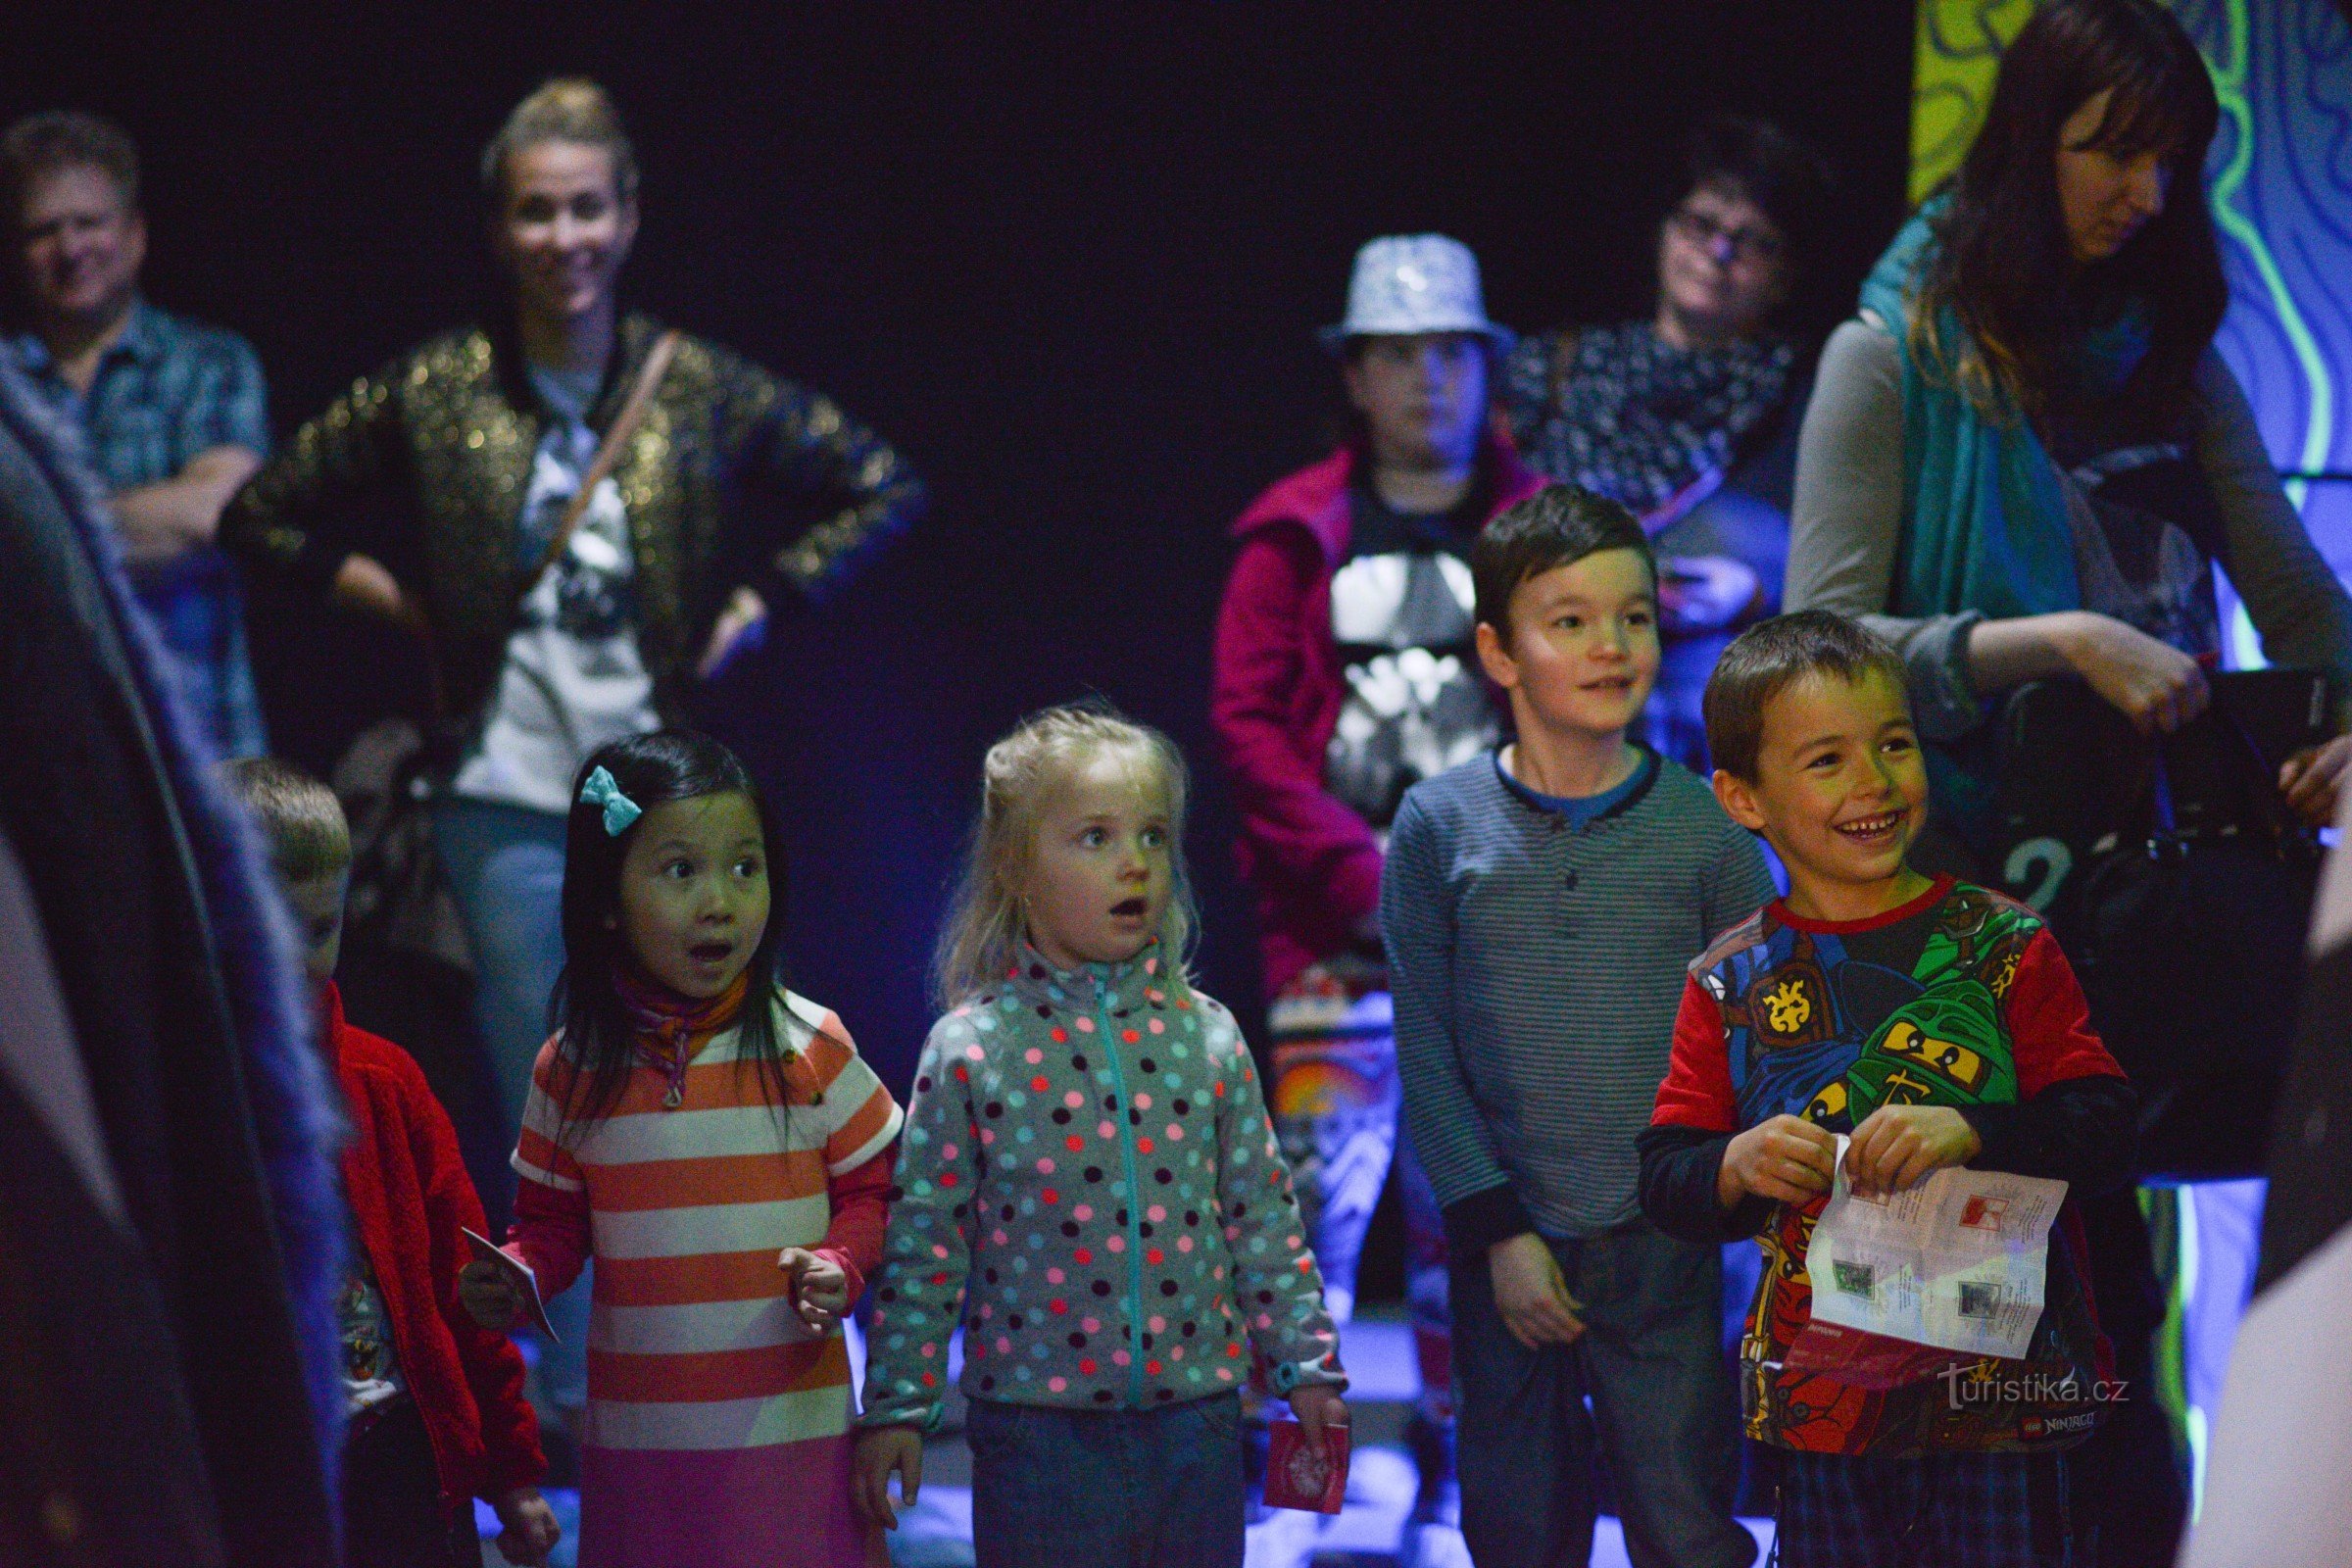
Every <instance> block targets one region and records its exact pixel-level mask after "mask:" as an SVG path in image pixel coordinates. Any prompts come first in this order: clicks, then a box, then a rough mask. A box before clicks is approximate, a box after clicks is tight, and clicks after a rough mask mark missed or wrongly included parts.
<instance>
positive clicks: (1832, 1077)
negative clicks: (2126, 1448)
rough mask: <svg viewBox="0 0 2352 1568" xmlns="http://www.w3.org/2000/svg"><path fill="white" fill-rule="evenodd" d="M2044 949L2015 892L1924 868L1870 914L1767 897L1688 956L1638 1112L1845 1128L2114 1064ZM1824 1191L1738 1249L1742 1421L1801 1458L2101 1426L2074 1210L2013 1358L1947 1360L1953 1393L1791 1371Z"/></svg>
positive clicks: (1983, 1445) (2101, 1362)
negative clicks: (1901, 902) (1746, 1288)
mask: <svg viewBox="0 0 2352 1568" xmlns="http://www.w3.org/2000/svg"><path fill="white" fill-rule="evenodd" d="M2121 1072H2122V1069H2121V1068H2119V1067H2118V1066H2117V1065H2116V1063H2115V1058H2114V1057H2112V1056H2110V1055H2109V1054H2107V1050H2106V1048H2105V1047H2104V1046H2103V1045H2101V1044H2100V1042H2099V1039H2098V1037H2097V1035H2096V1034H2094V1033H2092V1031H2091V1029H2090V1018H2089V1011H2088V1007H2087V1005H2085V1004H2084V1002H2083V1000H2082V988H2081V986H2080V985H2078V984H2077V983H2076V980H2075V977H2074V972H2073V970H2072V969H2070V968H2069V967H2068V965H2067V962H2066V958H2065V956H2064V955H2062V954H2061V953H2060V952H2059V949H2058V942H2057V939H2056V938H2055V937H2053V936H2052V935H2051V934H2050V931H2049V928H2048V927H2047V926H2046V925H2044V924H2043V923H2042V921H2041V918H2040V917H2039V916H2038V915H2036V914H2034V911H2033V910H2031V909H2029V908H2027V907H2025V906H2024V905H2022V904H2017V903H2013V902H2012V901H2010V900H2008V899H2006V898H2002V897H2000V896H1999V895H1997V894H1993V893H1988V892H1986V891H1985V889H1983V888H1980V887H1975V886H1972V885H1971V884H1969V883H1966V882H1954V881H1951V880H1950V879H1948V878H1947V879H1943V880H1939V881H1937V882H1936V884H1935V885H1934V886H1933V887H1932V888H1930V889H1929V890H1928V891H1927V892H1926V893H1924V894H1922V895H1921V896H1920V897H1919V898H1918V899H1915V900H1914V901H1912V903H1910V904H1909V905H1906V906H1904V907H1902V908H1899V909H1896V910H1892V911H1889V912H1888V913H1887V914H1884V915H1881V916H1879V917H1878V918H1876V919H1874V920H1865V921H1854V922H1844V923H1829V922H1823V921H1811V920H1804V919H1800V918H1799V917H1798V916H1796V915H1795V914H1794V913H1792V912H1791V911H1790V910H1789V907H1787V906H1786V905H1785V904H1780V903H1775V904H1773V905H1770V906H1768V907H1766V908H1764V909H1763V910H1762V911H1760V912H1759V913H1757V914H1756V915H1755V916H1754V917H1752V918H1751V919H1749V920H1748V921H1747V922H1746V923H1745V924H1744V925H1741V926H1740V927H1739V928H1738V929H1736V930H1734V931H1731V932H1728V933H1726V934H1725V935H1724V936H1723V937H1722V938H1721V939H1720V940H1719V941H1718V942H1717V943H1716V944H1715V946H1714V947H1713V948H1712V949H1710V950H1709V951H1708V952H1707V953H1706V954H1704V955H1702V956H1700V957H1699V959H1698V961H1697V962H1695V963H1693V964H1692V965H1691V980H1690V983H1689V985H1688V986H1687V987H1686V988H1685V990H1684V993H1683V1004H1682V1010H1681V1013H1680V1015H1679V1016H1678V1017H1677V1018H1676V1020H1675V1031H1674V1047H1673V1054H1672V1057H1671V1060H1670V1062H1669V1065H1668V1068H1667V1073H1666V1081H1665V1083H1664V1084H1663V1085H1662V1086H1661V1087H1660V1088H1659V1090H1658V1102H1657V1112H1656V1116H1655V1118H1654V1119H1655V1121H1657V1122H1660V1123H1665V1124H1669V1125H1673V1126H1680V1127H1690V1128H1696V1129H1700V1130H1703V1131H1707V1132H1716V1133H1729V1132H1733V1131H1736V1130H1738V1129H1740V1128H1743V1127H1754V1126H1757V1125H1759V1124H1760V1123H1763V1122H1766V1121H1769V1120H1771V1119H1772V1118H1773V1117H1774V1116H1779V1115H1789V1116H1799V1117H1802V1118H1803V1119H1805V1120H1807V1121H1810V1122H1813V1123H1816V1124H1817V1125H1819V1126H1822V1127H1825V1128H1827V1129H1829V1130H1830V1131H1832V1132H1835V1133H1851V1132H1852V1131H1853V1130H1854V1128H1855V1126H1856V1125H1858V1124H1859V1123H1860V1122H1862V1121H1863V1120H1864V1119H1865V1118H1867V1117H1868V1116H1869V1114H1870V1113H1871V1112H1872V1111H1874V1110H1876V1109H1878V1108H1879V1107H1880V1106H1881V1105H1953V1106H1960V1105H1993V1104H2015V1103H2019V1102H2020V1101H2027V1100H2032V1099H2033V1098H2034V1097H2035V1096H2036V1095H2038V1094H2040V1093H2042V1092H2043V1091H2044V1090H2046V1089H2048V1088H2049V1087H2050V1086H2052V1085H2054V1084H2057V1083H2061V1082H2063V1081H2065V1080H2068V1079H2073V1078H2082V1077H2090V1076H2120V1075H2121ZM1827 1201H1828V1200H1827V1197H1826V1195H1825V1196H1824V1197H1821V1198H1816V1199H1815V1200H1813V1201H1811V1202H1810V1203H1807V1204H1805V1205H1804V1206H1803V1207H1801V1208H1800V1207H1796V1206H1793V1205H1791V1204H1788V1203H1782V1204H1778V1205H1776V1206H1775V1207H1774V1209H1773V1212H1772V1218H1771V1221H1770V1223H1769V1224H1767V1225H1766V1227H1765V1229H1764V1230H1763V1231H1762V1232H1761V1233H1760V1234H1759V1235H1758V1236H1757V1238H1756V1241H1757V1244H1758V1246H1759V1247H1760V1248H1761V1249H1762V1251H1763V1264H1764V1267H1763V1271H1762V1277H1761V1278H1760V1279H1759V1281H1758V1283H1757V1291H1756V1296H1755V1298H1754V1299H1753V1300H1752V1301H1751V1302H1750V1304H1749V1307H1748V1314H1747V1323H1746V1332H1745V1335H1744V1336H1743V1338H1742V1340H1741V1342H1740V1394H1741V1402H1742V1406H1743V1409H1744V1411H1745V1416H1746V1423H1747V1432H1748V1435H1749V1436H1750V1437H1752V1438H1755V1439H1757V1440H1758V1441H1760V1442H1763V1443H1769V1444H1773V1445H1776V1446H1781V1447H1786V1448H1798V1449H1803V1450H1806V1451H1808V1452H1814V1453H1845V1454H1856V1453H1868V1452H1885V1453H1921V1452H1929V1451H1951V1450H1967V1451H1974V1452H1986V1451H2002V1450H2022V1449H2030V1448H2037V1447H2064V1446H2069V1445H2071V1444H2073V1443H2077V1442H2080V1441H2081V1440H2082V1438H2084V1437H2086V1436H2087V1435H2088V1434H2089V1432H2090V1430H2091V1427H2092V1426H2093V1425H2094V1424H2095V1423H2096V1421H2097V1419H2098V1414H2099V1412H2098V1406H2097V1402H2096V1400H2095V1398H2094V1397H2093V1394H2092V1390H2093V1389H2094V1388H2095V1387H2096V1385H2097V1384H2098V1382H2099V1381H2100V1380H2102V1379H2104V1378H2106V1377H2109V1376H2111V1375H2112V1367H2111V1366H2110V1365H2109V1363H2108V1359H2107V1350H2106V1348H2105V1342H2104V1341H2103V1340H2102V1339H2101V1337H2100V1335H2099V1333H2098V1330H2097V1326H2096V1318H2095V1315H2094V1312H2093V1308H2092V1302H2091V1300H2090V1297H2089V1293H2088V1290H2087V1287H2086V1285H2085V1281H2086V1280H2087V1278H2088V1271H2087V1259H2086V1256H2085V1254H2084V1251H2083V1241H2082V1222H2081V1217H2080V1215H2079V1213H2078V1212H2077V1211H2076V1209H2075V1207H2074V1205H2073V1204H2072V1203H2071V1202H2070V1203H2069V1204H2068V1205H2067V1206H2065V1207H2064V1208H2062V1209H2061V1210H2060V1212H2059V1222H2058V1225H2057V1226H2056V1227H2055V1228H2053V1229H2052V1231H2051V1232H2050V1245H2049V1261H2048V1271H2049V1272H2048V1276H2047V1292H2048V1294H2047V1301H2048V1305H2047V1306H2046V1307H2045V1308H2044V1310H2043V1312H2042V1315H2041V1319H2040V1322H2039V1323H2038V1324H2037V1325H2036V1326H2035V1329H2034V1340H2033V1344H2032V1346H2031V1347H2030V1348H2029V1349H2028V1352H2027V1355H2026V1357H2025V1359H2024V1360H2023V1361H2014V1360H1998V1359H1994V1358H1991V1357H1975V1358H1972V1357H1969V1356H1965V1355H1961V1354H1959V1353H1957V1352H1955V1353H1954V1354H1953V1355H1952V1356H1951V1358H1950V1360H1951V1363H1952V1364H1956V1365H1960V1366H1962V1368H1963V1376H1962V1381H1963V1382H1964V1383H1965V1384H1966V1388H1965V1389H1963V1388H1961V1386H1960V1385H1959V1384H1955V1383H1953V1382H1951V1381H1949V1380H1948V1379H1945V1378H1943V1377H1929V1378H1926V1379H1924V1380H1921V1381H1914V1382H1911V1383H1908V1384H1905V1385H1903V1386H1901V1387H1897V1388H1894V1389H1890V1390H1874V1389H1865V1388H1860V1387H1854V1386H1850V1385H1848V1384H1845V1383H1842V1382H1840V1381H1839V1380H1838V1379H1837V1378H1836V1377H1835V1376H1832V1375H1829V1374H1827V1373H1820V1372H1805V1371H1797V1370H1791V1369H1789V1367H1788V1366H1787V1364H1786V1362H1787V1359H1788V1356H1789V1348H1790V1347H1791V1346H1792V1345H1793V1344H1794V1343H1795V1342H1796V1340H1797V1337H1798V1336H1799V1335H1801V1334H1802V1333H1803V1332H1804V1330H1805V1327H1806V1325H1807V1324H1808V1323H1810V1322H1811V1321H1812V1313H1813V1291H1814V1281H1813V1279H1812V1276H1811V1274H1810V1273H1809V1272H1808V1271H1807V1269H1806V1266H1805V1258H1806V1253H1807V1250H1808V1249H1809V1247H1810V1244H1811V1241H1812V1235H1813V1225H1814V1222H1815V1221H1816V1220H1817V1219H1819V1218H1820V1216H1821V1211H1822V1209H1823V1207H1824V1206H1825V1204H1826V1203H1827Z"/></svg>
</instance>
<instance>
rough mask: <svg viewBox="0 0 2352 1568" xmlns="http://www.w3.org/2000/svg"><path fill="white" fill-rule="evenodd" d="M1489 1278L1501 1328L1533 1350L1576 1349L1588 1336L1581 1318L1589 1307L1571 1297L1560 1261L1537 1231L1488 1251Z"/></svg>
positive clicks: (1519, 1236)
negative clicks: (1584, 1335) (1579, 1340)
mask: <svg viewBox="0 0 2352 1568" xmlns="http://www.w3.org/2000/svg"><path fill="white" fill-rule="evenodd" d="M1487 1274H1488V1277H1489V1278H1491V1279H1492V1280H1493V1281H1494V1282H1495V1310H1497V1311H1499V1312H1500V1313H1501V1314H1502V1326H1503V1327H1504V1328H1506V1329H1509V1330H1510V1331H1511V1338H1512V1339H1514V1340H1517V1341H1518V1342H1519V1343H1520V1344H1521V1345H1524V1346H1526V1347H1527V1348H1529V1349H1531V1350H1532V1349H1534V1348H1537V1347H1538V1346H1540V1345H1568V1344H1572V1343H1574V1341H1575V1340H1576V1337H1577V1336H1578V1335H1580V1334H1582V1333H1584V1332H1585V1325H1584V1323H1583V1322H1582V1321H1581V1320H1579V1318H1578V1317H1577V1315H1576V1314H1577V1313H1578V1312H1580V1311H1582V1310H1583V1309H1584V1303H1583V1302H1581V1301H1579V1300H1578V1299H1576V1298H1575V1297H1573V1296H1570V1295H1569V1294H1568V1282H1567V1281H1566V1280H1565V1279H1562V1278H1561V1277H1560V1260H1559V1259H1558V1258H1556V1257H1554V1256H1552V1255H1551V1249H1550V1247H1548V1246H1546V1245H1545V1243H1544V1238H1543V1237H1541V1236H1538V1235H1537V1234H1536V1233H1535V1232H1534V1231H1523V1232H1521V1233H1520V1234H1519V1235H1517V1236H1514V1237H1512V1238H1511V1239H1510V1240H1509V1241H1507V1242H1496V1243H1495V1245H1494V1246H1493V1247H1490V1248H1488V1249H1487Z"/></svg>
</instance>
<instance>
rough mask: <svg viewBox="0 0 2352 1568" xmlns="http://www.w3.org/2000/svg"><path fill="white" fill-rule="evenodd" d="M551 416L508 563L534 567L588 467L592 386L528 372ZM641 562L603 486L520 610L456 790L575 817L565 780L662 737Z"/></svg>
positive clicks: (610, 487) (607, 483)
mask: <svg viewBox="0 0 2352 1568" xmlns="http://www.w3.org/2000/svg"><path fill="white" fill-rule="evenodd" d="M530 377H531V386H532V388H533V390H534V391H536V392H537V393H538V395H539V401H540V403H541V405H542V406H543V407H544V408H545V409H546V410H547V415H548V419H547V429H546V431H545V432H544V433H543V434H542V435H541V436H540V439H539V450H538V452H537V453H536V455H535V456H534V457H533V459H532V463H531V486H530V491H529V493H528V494H527V495H526V496H525V497H524V499H523V504H522V519H521V526H520V527H519V528H518V529H517V530H516V538H515V554H516V558H517V560H518V561H519V562H520V563H521V564H525V565H529V564H535V563H537V562H538V561H539V559H540V558H541V557H542V556H543V555H544V554H545V553H546V551H547V547H548V544H549V542H550V541H552V540H553V539H554V537H555V530H556V525H557V524H558V522H560V521H561V520H562V518H563V515H564V508H565V507H566V506H568V505H569V504H570V502H571V498H572V497H573V496H575V495H577V494H578V493H579V489H580V480H581V479H582V478H583V477H584V476H585V475H586V473H587V471H588V468H589V466H590V465H591V464H593V463H594V462H595V461H596V448H597V435H596V432H595V431H593V430H591V429H590V428H589V427H588V423H587V412H588V408H589V405H590V404H591V403H592V402H593V401H594V398H595V394H596V383H597V377H595V376H594V375H588V376H576V375H571V374H568V373H564V372H558V371H552V370H548V369H546V368H542V367H539V366H533V367H531V368H530ZM636 579H637V561H636V556H635V553H634V551H633V550H632V549H631V547H630V543H629V518H628V513H627V511H626V509H625V508H624V507H623V506H622V504H621V497H620V486H619V485H618V484H616V483H615V482H614V481H613V478H612V476H611V475H609V474H608V475H607V476H606V477H605V478H604V479H603V480H602V481H601V482H600V483H599V484H598V485H597V487H596V490H595V492H594V493H593V494H592V495H591V496H590V497H589V500H588V506H587V510H585V511H584V512H582V513H581V515H580V523H579V526H578V527H577V528H576V529H574V530H573V531H572V535H571V541H570V543H569V545H568V546H566V547H565V549H564V555H563V557H562V559H560V560H558V561H557V562H556V563H555V564H554V565H552V566H550V567H549V568H548V570H547V571H546V572H545V573H544V574H543V575H542V576H541V577H540V579H539V581H538V582H537V583H536V584H535V585H534V586H533V587H532V589H531V591H530V593H529V594H528V595H527V596H526V597H525V598H524V599H523V602H522V607H521V609H520V611H519V612H518V613H517V614H516V615H515V630H514V633H513V634H512V635H511V636H509V637H508V639H507V662H506V665H505V667H504V668H503V669H501V670H500V671H499V677H498V688H497V690H496V692H495V693H494V694H493V696H492V698H491V705H490V712H489V717H488V719H487V721H486V722H485V723H484V725H483V727H482V735H481V740H480V742H479V743H478V744H477V745H476V747H475V749H474V751H473V753H472V755H471V756H469V757H467V758H466V760H465V761H464V762H463V763H462V764H460V766H459V768H458V775H457V779H456V782H455V784H454V786H453V787H454V789H455V790H456V792H457V793H458V794H460V795H464V796H467V797H470V798H472V799H474V800H486V801H499V802H503V803H504V804H506V805H509V806H522V807H528V808H531V809H535V810H542V811H564V810H568V809H570V806H571V779H572V775H573V774H574V773H576V772H577V771H578V770H579V766H580V763H581V761H582V760H585V759H586V758H587V756H588V754H589V753H591V752H593V751H595V750H596V749H597V748H598V747H600V746H603V745H605V744H606V743H607V742H609V741H616V740H619V739H622V738H623V737H625V736H629V735H635V734H640V733H642V732H644V731H647V730H652V729H656V728H659V727H660V723H661V721H660V719H659V718H657V717H656V716H655V713H654V679H653V676H652V675H651V674H650V673H649V672H648V671H647V670H646V667H645V660H644V657H643V656H642V655H641V654H640V653H639V651H638V647H637V586H636Z"/></svg>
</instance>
